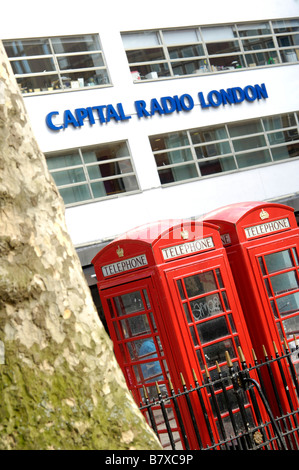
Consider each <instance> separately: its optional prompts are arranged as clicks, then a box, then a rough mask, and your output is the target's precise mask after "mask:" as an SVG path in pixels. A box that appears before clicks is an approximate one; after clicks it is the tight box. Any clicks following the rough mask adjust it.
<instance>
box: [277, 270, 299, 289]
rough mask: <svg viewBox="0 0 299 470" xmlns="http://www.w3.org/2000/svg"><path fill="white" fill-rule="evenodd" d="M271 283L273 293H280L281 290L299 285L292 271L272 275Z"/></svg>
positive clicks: (295, 287)
mask: <svg viewBox="0 0 299 470" xmlns="http://www.w3.org/2000/svg"><path fill="white" fill-rule="evenodd" d="M271 284H272V289H273V292H274V295H278V294H282V293H283V292H287V291H289V290H293V289H297V287H299V284H298V280H297V277H296V274H295V272H294V271H290V272H288V273H281V274H277V275H276V276H272V277H271Z"/></svg>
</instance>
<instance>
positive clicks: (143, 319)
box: [120, 315, 151, 338]
mask: <svg viewBox="0 0 299 470" xmlns="http://www.w3.org/2000/svg"><path fill="white" fill-rule="evenodd" d="M120 323H121V327H122V331H123V335H124V338H131V337H132V336H136V335H141V334H147V333H150V332H151V329H150V326H149V323H148V319H147V316H146V315H138V316H135V317H130V318H126V319H125V320H121V321H120Z"/></svg>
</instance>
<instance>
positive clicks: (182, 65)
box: [171, 59, 206, 75]
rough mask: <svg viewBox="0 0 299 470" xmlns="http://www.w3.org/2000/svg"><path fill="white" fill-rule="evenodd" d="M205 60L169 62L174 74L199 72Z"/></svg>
mask: <svg viewBox="0 0 299 470" xmlns="http://www.w3.org/2000/svg"><path fill="white" fill-rule="evenodd" d="M205 63H206V60H205V59H202V60H188V61H184V62H171V67H172V70H173V73H174V75H190V74H193V73H201V71H202V70H203V68H204V67H205Z"/></svg>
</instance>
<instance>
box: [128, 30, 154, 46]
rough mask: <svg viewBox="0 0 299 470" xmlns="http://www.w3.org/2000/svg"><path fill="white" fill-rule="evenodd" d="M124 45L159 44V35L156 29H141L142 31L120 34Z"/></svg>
mask: <svg viewBox="0 0 299 470" xmlns="http://www.w3.org/2000/svg"><path fill="white" fill-rule="evenodd" d="M121 37H122V40H123V44H124V47H125V48H126V49H131V48H133V47H150V46H158V45H159V44H160V40H159V35H158V33H157V32H156V31H143V32H142V33H129V34H122V35H121Z"/></svg>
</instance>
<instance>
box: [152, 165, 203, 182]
mask: <svg viewBox="0 0 299 470" xmlns="http://www.w3.org/2000/svg"><path fill="white" fill-rule="evenodd" d="M197 176H198V173H197V170H196V167H195V165H182V166H179V167H177V168H168V169H166V170H159V177H160V181H161V184H168V183H174V182H176V181H183V180H188V179H192V178H197Z"/></svg>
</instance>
